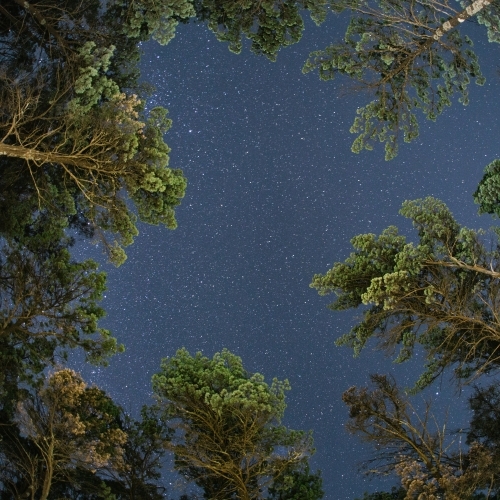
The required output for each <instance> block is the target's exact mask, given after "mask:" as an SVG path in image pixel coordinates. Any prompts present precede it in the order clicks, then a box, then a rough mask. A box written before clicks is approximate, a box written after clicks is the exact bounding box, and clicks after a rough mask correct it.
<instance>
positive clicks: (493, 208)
mask: <svg viewBox="0 0 500 500" xmlns="http://www.w3.org/2000/svg"><path fill="white" fill-rule="evenodd" d="M473 196H474V201H475V202H476V203H477V204H478V205H479V213H480V214H494V215H496V216H497V217H500V160H494V161H492V162H491V163H490V164H489V165H488V166H487V167H486V168H485V170H484V176H483V178H482V179H481V182H480V183H479V185H478V187H477V189H476V191H475V193H474V195H473Z"/></svg>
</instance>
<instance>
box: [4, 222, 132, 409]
mask: <svg viewBox="0 0 500 500" xmlns="http://www.w3.org/2000/svg"><path fill="white" fill-rule="evenodd" d="M58 222H60V221H57V220H53V219H51V220H49V221H45V222H43V221H40V220H38V221H35V223H34V224H33V225H32V226H31V227H30V228H29V229H30V231H29V233H28V234H26V235H22V236H20V238H19V239H18V240H17V241H16V240H10V239H7V240H4V241H3V243H2V247H1V250H0V311H1V316H0V346H1V347H0V359H1V362H2V367H3V369H2V374H1V376H0V398H1V402H2V404H1V405H0V408H1V407H4V408H6V407H8V406H9V403H8V401H11V400H12V399H15V398H16V397H17V391H18V387H19V385H20V384H21V383H29V384H32V383H35V382H36V380H37V379H38V377H39V376H40V373H41V372H42V371H43V370H44V369H45V368H46V367H47V366H50V365H54V364H56V363H57V362H58V360H63V359H65V356H66V352H67V351H68V349H73V348H81V349H82V350H83V352H84V353H85V355H86V358H87V360H88V361H90V362H92V363H96V364H106V363H107V360H108V358H109V357H110V356H112V355H113V354H115V353H117V352H121V351H123V346H121V345H118V344H117V341H116V339H115V338H114V337H112V336H111V334H110V332H109V331H108V330H106V329H103V328H100V327H99V326H98V321H99V319H101V318H102V317H103V316H104V314H105V313H104V310H103V309H102V308H101V307H99V305H98V303H99V301H100V299H101V298H102V294H103V292H104V290H105V283H106V277H105V274H104V273H102V272H101V273H99V272H97V271H96V269H97V264H96V263H95V262H93V261H92V260H86V261H83V262H80V263H77V262H75V261H74V260H73V259H72V258H71V255H70V250H69V248H70V246H71V240H70V239H68V238H62V237H61V234H60V233H61V231H62V229H63V227H64V226H62V227H58ZM51 226H52V227H51Z"/></svg>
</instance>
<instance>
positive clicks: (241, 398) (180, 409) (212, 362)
mask: <svg viewBox="0 0 500 500" xmlns="http://www.w3.org/2000/svg"><path fill="white" fill-rule="evenodd" d="M288 388H289V385H288V382H287V381H283V382H280V381H278V380H277V379H274V380H273V383H272V384H271V386H269V385H268V384H267V383H266V382H264V377H262V375H260V374H258V373H257V374H253V375H252V374H250V373H248V372H246V371H245V370H244V368H243V365H242V362H241V359H240V358H239V357H237V356H235V355H234V354H231V353H230V352H229V351H228V350H226V349H224V350H223V351H222V353H217V354H215V356H214V357H213V359H209V358H207V357H204V356H202V354H201V353H197V354H196V355H195V356H191V355H190V354H189V353H188V351H187V350H186V349H181V350H179V351H177V354H176V355H175V356H174V357H172V358H166V359H164V360H163V361H162V364H161V371H160V372H159V373H157V374H156V375H154V376H153V390H154V393H155V397H156V398H157V399H158V403H159V405H160V407H161V408H163V411H164V412H165V416H166V418H167V419H168V424H167V425H168V427H169V428H170V429H171V432H172V437H171V438H170V440H169V441H167V442H166V447H167V449H169V450H170V451H172V452H173V453H174V455H175V468H176V470H177V471H179V472H180V473H181V474H182V475H183V476H184V477H186V478H187V479H189V480H191V481H193V482H194V483H196V484H197V485H198V486H200V487H201V488H202V489H203V490H204V493H205V498H210V499H213V500H216V499H221V500H222V499H225V500H227V499H229V498H240V499H242V500H249V499H261V498H264V497H263V495H264V491H265V489H266V488H267V487H271V486H273V484H274V485H276V486H277V485H278V483H279V481H280V477H283V476H284V475H285V474H286V475H290V474H293V471H294V470H301V469H302V468H303V467H304V466H305V463H306V462H307V460H308V458H309V456H310V455H311V454H312V453H313V449H312V437H311V434H310V433H305V432H302V431H293V430H289V429H287V428H286V427H284V426H281V425H280V420H281V417H282V415H283V412H284V410H285V390H288ZM302 470H303V469H302ZM314 498H320V497H314Z"/></svg>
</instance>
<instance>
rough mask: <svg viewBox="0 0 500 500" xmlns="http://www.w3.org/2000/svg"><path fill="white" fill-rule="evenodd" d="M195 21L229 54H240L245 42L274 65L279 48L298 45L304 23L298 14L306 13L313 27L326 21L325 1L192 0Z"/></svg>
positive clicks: (326, 5)
mask: <svg viewBox="0 0 500 500" xmlns="http://www.w3.org/2000/svg"><path fill="white" fill-rule="evenodd" d="M194 6H195V10H196V17H197V19H198V20H200V21H207V22H208V27H209V28H210V29H211V30H212V31H213V32H214V33H215V35H216V37H217V39H218V40H220V41H221V42H228V43H229V50H230V51H231V52H234V53H236V54H239V53H240V52H241V49H242V46H243V38H248V39H249V40H250V41H251V43H252V45H251V50H252V52H253V53H255V54H259V55H260V54H263V55H265V56H266V57H267V58H268V59H270V60H271V61H275V60H276V57H277V54H278V51H279V50H280V49H281V47H287V46H288V45H292V44H294V43H297V42H298V41H299V40H300V39H301V37H302V31H303V29H304V21H303V19H302V15H301V11H302V10H308V11H309V13H310V15H311V18H312V19H313V21H314V22H315V23H316V24H320V23H322V22H323V21H324V20H325V18H326V13H327V7H328V0H284V1H280V2H277V1H276V0H263V1H255V0H237V1H227V0H195V1H194Z"/></svg>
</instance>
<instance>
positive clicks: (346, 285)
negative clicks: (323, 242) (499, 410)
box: [311, 198, 500, 388]
mask: <svg viewBox="0 0 500 500" xmlns="http://www.w3.org/2000/svg"><path fill="white" fill-rule="evenodd" d="M400 213H401V214H402V215H403V216H405V217H407V218H409V219H410V220H411V221H412V222H413V226H414V228H415V229H416V231H417V234H418V240H417V242H416V243H409V242H407V240H406V238H405V237H404V236H402V235H400V234H399V233H398V230H397V228H396V227H394V226H391V227H389V228H387V229H385V230H384V231H383V232H382V234H380V235H379V236H376V235H375V234H361V235H358V236H356V237H354V238H353V239H352V240H351V243H352V245H353V247H354V249H355V251H354V252H353V253H351V255H350V256H349V257H348V258H347V259H346V260H345V261H344V262H337V263H336V264H334V266H333V267H332V268H331V269H330V270H329V271H328V272H327V273H326V274H324V275H321V274H317V275H315V276H314V278H313V281H312V284H311V287H313V288H316V289H317V290H318V292H319V293H320V295H325V294H329V293H335V294H336V295H337V298H336V300H335V301H334V302H333V303H332V304H331V305H330V307H331V308H332V309H333V310H346V309H352V308H358V307H360V306H364V307H363V312H362V316H363V319H362V321H360V322H359V323H357V324H356V325H355V326H354V327H353V328H352V329H351V331H350V332H349V333H346V334H345V335H344V336H342V337H341V338H340V339H339V340H338V341H337V344H338V345H347V346H350V347H352V348H353V350H354V353H355V355H357V354H359V352H360V350H361V349H362V348H363V347H364V346H365V344H366V342H367V341H368V340H369V339H370V338H372V337H373V338H377V339H378V341H379V345H380V346H381V347H383V348H384V349H387V350H389V351H390V352H392V350H393V349H394V348H396V347H397V346H400V350H399V354H398V356H397V358H396V361H397V362H403V361H405V360H407V359H408V358H410V357H411V356H412V353H413V352H414V349H415V346H416V345H420V346H422V347H423V348H424V349H425V352H426V355H427V360H428V361H427V364H426V370H425V372H424V373H423V375H422V376H421V377H420V379H419V380H418V381H417V383H416V388H423V387H425V386H426V385H428V384H430V383H431V382H432V380H434V379H435V378H436V377H437V376H438V375H439V374H440V373H442V371H443V370H444V369H445V368H447V367H454V368H455V373H456V375H457V376H458V378H469V377H471V376H475V375H477V374H478V373H481V372H485V371H489V370H491V369H492V368H493V367H496V366H498V364H499V357H498V356H499V353H498V350H499V347H500V343H499V341H500V325H499V324H498V321H497V318H498V312H499V311H498V304H499V300H498V293H499V278H500V272H499V271H500V263H499V255H498V249H497V247H493V248H492V249H490V246H489V245H488V244H487V243H486V242H485V241H484V240H483V239H482V238H483V235H482V232H481V231H474V230H472V229H468V228H466V227H463V226H460V225H459V224H458V223H457V222H456V221H455V219H454V218H453V216H452V214H451V212H450V211H449V209H448V208H447V207H446V205H445V204H444V203H443V202H441V201H439V200H437V199H435V198H425V199H421V200H415V201H406V202H405V203H403V207H402V209H401V211H400Z"/></svg>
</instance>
